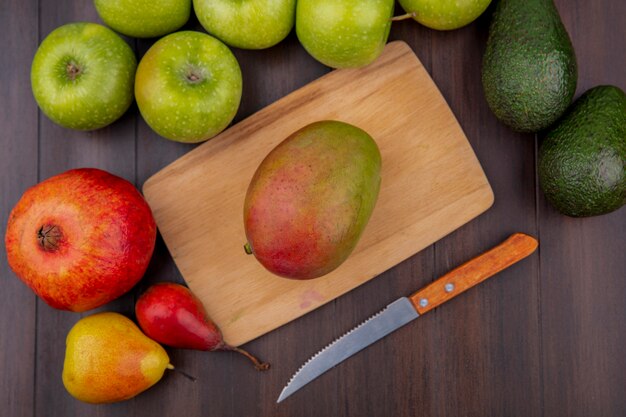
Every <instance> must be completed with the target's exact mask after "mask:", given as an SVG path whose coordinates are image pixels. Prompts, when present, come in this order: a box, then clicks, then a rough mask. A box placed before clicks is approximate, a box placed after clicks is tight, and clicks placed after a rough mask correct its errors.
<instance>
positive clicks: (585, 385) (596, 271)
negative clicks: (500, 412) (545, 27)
mask: <svg viewBox="0 0 626 417" xmlns="http://www.w3.org/2000/svg"><path fill="white" fill-rule="evenodd" d="M556 4H557V7H558V8H559V11H560V12H561V16H562V18H563V21H564V23H565V26H566V27H567V29H568V30H569V33H570V35H571V37H572V41H573V44H574V46H575V48H576V55H577V58H578V74H579V75H578V88H577V91H576V98H577V97H579V96H580V95H581V94H582V93H584V92H585V91H587V90H588V89H590V88H592V87H595V86H597V85H602V84H613V85H616V86H618V87H620V88H621V89H622V90H624V91H626V71H625V70H624V68H626V53H624V51H625V50H626V28H625V26H626V25H624V24H623V23H619V24H618V23H617V22H618V21H621V22H624V19H625V16H626V2H623V1H618V2H611V1H609V2H603V7H598V5H596V7H578V8H572V7H571V4H570V2H568V1H563V0H558V1H556ZM618 16H620V17H619V18H618ZM616 19H618V20H616ZM611 22H615V23H614V24H612V23H611ZM590 34H592V35H590ZM538 139H539V142H540V141H541V139H542V137H541V136H540V137H539V138H538ZM537 218H538V220H539V225H538V226H539V230H540V231H541V248H540V253H541V257H540V260H541V261H540V265H539V268H540V273H541V292H540V296H541V299H540V303H541V304H540V308H541V312H542V321H541V324H542V327H541V342H542V348H543V364H542V370H543V382H544V384H543V386H544V392H543V403H544V404H545V415H546V416H548V415H549V416H554V417H565V416H598V417H613V416H624V415H626V395H624V393H625V392H626V354H624V348H625V347H626V313H625V311H624V300H626V208H625V207H622V208H621V209H619V210H617V211H615V212H613V213H610V214H606V215H603V216H599V217H593V218H585V219H575V218H569V217H567V216H563V215H561V214H559V213H558V212H557V211H556V210H555V209H554V208H553V207H551V206H550V205H549V204H548V203H547V202H546V200H545V198H544V196H543V194H542V193H541V192H540V191H539V192H538V206H537Z"/></svg>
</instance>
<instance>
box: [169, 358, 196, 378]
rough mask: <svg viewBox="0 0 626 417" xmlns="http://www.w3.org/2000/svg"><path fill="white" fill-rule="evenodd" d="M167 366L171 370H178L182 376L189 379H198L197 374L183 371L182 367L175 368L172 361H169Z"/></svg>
mask: <svg viewBox="0 0 626 417" xmlns="http://www.w3.org/2000/svg"><path fill="white" fill-rule="evenodd" d="M166 368H167V369H169V370H171V371H174V372H178V373H179V374H181V375H182V376H184V377H185V378H187V379H189V380H191V381H193V382H196V380H197V379H198V378H196V377H195V376H192V375H189V374H188V373H187V372H185V371H181V370H180V369H178V368H175V367H174V365H172V364H171V363H168V364H167V366H166Z"/></svg>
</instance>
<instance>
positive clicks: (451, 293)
mask: <svg viewBox="0 0 626 417" xmlns="http://www.w3.org/2000/svg"><path fill="white" fill-rule="evenodd" d="M537 244H538V243H537V240H536V239H535V238H534V237H532V236H528V235H526V234H524V233H515V234H513V235H511V236H510V237H509V238H508V239H507V240H505V241H504V242H502V243H500V244H499V245H497V246H495V247H493V248H491V249H489V250H488V251H486V252H484V253H482V254H480V255H478V256H477V257H475V258H474V259H471V260H469V261H467V262H465V263H464V264H462V265H460V266H458V267H456V268H454V269H453V270H452V271H450V272H448V273H447V274H445V275H443V276H442V277H440V278H438V279H437V280H436V281H434V282H433V283H431V284H428V285H427V286H426V287H425V288H422V289H420V290H418V291H416V292H415V293H413V294H412V295H411V296H410V297H409V299H410V300H411V303H412V304H413V306H414V307H415V309H416V310H417V312H418V313H419V314H420V315H422V314H425V313H427V312H429V311H431V310H433V309H435V308H437V307H439V306H440V305H441V304H443V303H445V302H446V301H449V300H451V299H453V298H454V297H456V296H458V295H459V294H462V293H463V292H465V291H467V290H469V289H470V288H472V287H474V286H476V285H478V284H480V283H481V282H483V281H484V280H486V279H487V278H491V277H493V276H494V275H496V274H497V273H498V272H500V271H502V270H504V269H506V268H508V267H509V266H511V265H513V264H514V263H517V262H519V261H521V260H522V259H524V258H526V257H527V256H529V255H530V254H532V253H533V252H534V251H535V249H537Z"/></svg>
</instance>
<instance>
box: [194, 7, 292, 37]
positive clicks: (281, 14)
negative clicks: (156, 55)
mask: <svg viewBox="0 0 626 417" xmlns="http://www.w3.org/2000/svg"><path fill="white" fill-rule="evenodd" d="M193 9H194V10H195V11H196V16H198V20H199V21H200V23H201V24H202V26H203V27H204V28H205V29H206V31H207V32H209V33H210V34H211V35H213V36H216V37H218V38H219V39H221V40H222V41H224V42H225V43H226V44H228V45H230V46H234V47H237V48H243V49H264V48H269V47H270V46H274V45H276V44H277V43H278V42H280V41H282V40H283V39H285V37H286V36H287V35H288V34H289V32H290V31H291V28H292V27H293V22H294V19H295V11H296V0H238V1H233V0H193Z"/></svg>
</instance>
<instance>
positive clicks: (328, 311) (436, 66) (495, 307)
mask: <svg viewBox="0 0 626 417" xmlns="http://www.w3.org/2000/svg"><path fill="white" fill-rule="evenodd" d="M555 3H556V5H557V7H558V9H559V11H560V13H561V16H562V18H563V21H564V23H565V26H566V28H567V30H568V31H569V33H570V35H571V37H572V42H573V44H574V47H575V49H576V54H577V58H578V63H579V86H578V92H577V95H580V94H581V93H582V92H583V91H584V90H586V89H588V88H591V87H593V86H595V85H599V84H606V83H609V84H615V85H617V86H619V87H621V88H622V89H626V72H625V71H624V68H625V66H626V54H625V53H624V50H626V25H624V24H623V20H624V16H626V2H624V1H615V0H598V1H595V2H589V1H583V0H567V1H566V0H556V1H555ZM492 8H493V5H492V6H491V9H492ZM39 10H40V12H41V13H38V11H39ZM399 12H400V7H399V6H398V7H396V13H397V14H398V13H399ZM38 16H40V18H39V19H38ZM77 20H83V21H84V20H88V21H98V19H97V16H96V15H95V11H94V9H93V4H92V2H90V1H84V2H76V1H71V0H56V1H53V0H24V1H17V0H8V1H4V2H3V3H2V6H1V7H0V24H1V27H2V28H3V29H4V31H3V34H4V38H3V42H1V43H0V51H1V52H2V57H3V59H2V61H1V62H0V104H1V105H2V106H1V109H2V110H0V144H1V145H2V147H1V148H0V213H1V214H2V216H3V218H2V219H0V220H1V223H2V224H1V225H0V231H2V230H4V229H3V228H4V224H5V221H6V217H7V216H8V212H9V210H10V209H11V207H12V206H13V204H14V203H15V202H16V201H17V199H18V198H19V196H20V195H21V194H22V192H23V191H24V190H25V189H26V188H27V187H28V186H31V185H33V184H34V183H36V182H37V181H38V180H41V179H44V178H46V177H47V176H50V175H53V174H56V173H58V172H61V171H64V170H67V169H70V168H76V167H79V166H96V167H101V168H105V169H108V170H111V171H113V172H114V173H117V174H118V175H122V176H124V177H125V178H127V179H129V180H131V181H135V183H136V184H137V185H139V186H140V185H142V184H143V182H144V181H145V180H146V179H148V178H149V177H150V176H152V175H153V174H154V173H156V172H158V171H159V170H161V169H162V168H163V167H165V166H167V165H168V164H170V163H171V162H173V161H174V160H176V159H178V158H179V157H180V156H182V155H184V154H185V153H187V152H188V151H189V150H191V149H193V146H188V145H182V144H177V143H174V142H170V141H167V140H165V139H162V138H159V137H158V136H157V135H156V134H154V133H153V132H151V131H150V129H149V128H148V127H147V126H146V125H145V123H144V122H143V120H141V117H139V116H138V113H137V110H136V108H134V107H133V108H132V109H131V110H130V111H129V112H128V114H127V115H125V116H124V117H123V118H122V120H121V121H119V122H117V123H116V124H114V125H113V126H111V127H109V128H107V129H104V130H102V131H98V132H94V133H77V132H71V131H68V130H65V129H61V128H58V127H56V126H54V125H53V124H51V123H50V122H48V121H47V120H46V118H45V116H43V115H39V116H38V115H37V112H36V106H35V103H34V100H33V99H32V96H31V94H30V83H29V69H30V63H31V60H32V55H33V54H34V51H35V48H36V45H37V43H38V42H39V41H41V40H42V39H43V37H44V36H45V35H46V34H47V33H49V32H50V31H51V30H52V29H53V28H54V27H56V26H58V25H60V24H63V23H68V22H71V21H77ZM488 22H489V13H486V14H485V15H484V16H482V17H481V18H479V19H478V21H477V22H474V23H472V24H470V25H468V26H467V27H465V28H462V29H459V30H455V31H451V32H437V31H433V30H429V29H427V28H425V27H422V26H420V25H418V24H416V23H415V22H412V21H404V22H397V23H394V24H393V27H392V31H391V37H390V39H392V40H403V41H405V42H407V43H408V44H409V45H410V46H411V48H412V49H413V50H414V51H415V52H416V54H417V56H418V57H419V58H420V60H421V62H422V64H423V65H424V67H425V69H426V70H427V71H428V73H429V74H430V75H431V76H432V78H433V79H434V81H435V83H436V84H437V86H438V87H439V90H440V91H441V93H442V94H443V96H444V98H445V99H446V101H447V102H448V104H449V106H450V108H451V109H452V111H453V112H454V114H455V116H456V118H457V119H458V121H459V123H460V125H461V126H462V127H463V130H464V132H465V134H466V136H467V138H468V139H469V141H470V143H471V145H472V148H473V149H474V151H475V152H476V155H477V156H478V159H479V160H480V162H481V165H482V167H483V169H484V171H485V173H486V175H487V178H488V179H489V182H490V184H491V186H492V188H493V190H494V193H495V196H496V201H495V203H494V206H493V207H492V208H491V209H490V210H488V211H487V212H486V213H484V214H483V215H481V216H479V217H478V218H477V219H475V220H473V221H471V222H470V223H468V224H466V225H465V226H463V227H461V228H460V229H458V230H456V231H455V232H454V233H452V234H450V235H448V236H446V237H445V238H443V239H441V240H439V241H438V242H437V243H436V244H433V245H430V246H429V247H428V248H426V249H424V250H422V251H421V252H419V253H418V254H416V255H414V256H412V257H411V258H410V259H408V260H406V261H404V262H402V263H400V264H399V265H397V266H396V267H394V268H392V269H390V270H388V271H386V272H384V273H383V274H381V275H380V276H378V277H377V278H376V279H373V280H371V281H369V282H367V283H365V284H363V285H361V286H359V287H358V288H356V289H354V290H352V291H350V292H349V293H348V294H345V295H344V296H342V297H339V298H337V299H335V300H333V301H331V302H329V303H327V304H326V305H324V306H322V307H321V308H318V309H316V310H314V311H312V312H310V313H308V314H306V315H305V316H303V317H301V318H299V319H298V320H294V321H292V322H290V323H288V324H286V325H284V326H282V327H280V328H278V329H276V330H275V331H273V332H270V333H268V334H266V335H264V336H263V337H260V338H258V339H256V340H254V341H252V342H250V343H248V344H247V345H246V348H247V349H250V350H251V351H252V352H254V353H255V354H257V355H258V356H260V357H262V358H263V359H265V360H268V361H269V362H271V363H272V365H273V367H272V369H271V370H270V371H269V372H267V373H264V374H259V373H257V372H256V371H254V369H252V367H250V366H249V364H248V363H246V361H245V360H244V359H243V358H238V357H237V356H236V355H231V354H228V353H204V352H191V351H185V350H175V349H169V350H168V353H169V354H170V356H171V357H172V360H173V363H174V364H175V365H176V366H178V367H180V368H181V369H184V370H186V371H188V372H190V373H193V374H194V375H196V376H198V377H199V380H198V382H196V383H191V382H189V381H187V380H186V379H184V378H182V377H179V376H177V375H175V374H168V375H166V377H165V378H164V379H163V380H162V381H161V382H160V383H159V384H157V385H156V386H154V387H153V388H151V389H150V390H148V391H146V392H145V393H143V394H141V395H140V396H138V397H136V398H134V399H132V400H130V401H127V402H124V403H120V404H111V405H103V406H89V405H86V404H81V403H79V402H77V401H76V400H74V399H73V398H72V397H70V396H69V395H68V394H67V393H66V392H65V390H64V388H63V386H62V384H61V380H60V371H61V366H62V360H63V354H64V343H65V336H66V333H67V330H69V327H71V325H72V324H73V323H74V322H75V321H76V320H78V318H79V317H80V316H79V315H77V314H72V313H62V312H57V311H53V310H51V309H50V308H48V307H47V306H46V305H45V303H42V302H41V301H36V298H35V296H34V295H33V294H32V292H30V290H29V289H28V288H27V287H26V286H25V285H23V284H22V283H21V282H20V281H19V280H17V279H16V278H15V277H14V276H13V274H12V273H11V272H10V271H9V269H8V266H7V265H6V258H5V256H4V251H2V252H3V253H1V254H0V280H2V291H0V416H2V417H4V416H5V415H6V416H7V417H9V416H10V417H13V416H19V417H22V416H28V417H30V416H34V417H61V416H64V417H65V416H70V417H71V416H81V417H92V416H93V417H95V416H99V417H108V416H134V417H152V416H157V415H163V416H173V415H184V416H186V417H187V416H188V417H229V416H267V417H269V416H271V417H293V416H298V417H309V416H310V417H313V416H336V417H353V416H358V417H361V416H368V417H387V416H398V417H414V416H421V417H435V416H441V417H444V416H471V417H473V416H480V417H483V416H494V417H496V416H497V417H502V416H525V417H529V416H530V417H539V416H541V417H544V416H545V417H552V416H556V417H561V416H563V417H566V416H567V417H588V416H594V417H595V416H600V417H616V416H620V417H621V416H624V415H626V396H624V395H623V393H624V387H625V386H626V356H625V355H624V354H623V350H624V346H626V315H624V313H623V311H624V299H626V279H624V277H625V276H626V256H625V255H624V254H625V253H626V239H624V236H625V235H626V211H625V210H626V209H624V208H622V209H621V210H618V211H616V212H615V213H612V214H609V215H606V216H600V217H597V218H591V219H570V218H567V217H565V216H561V215H560V214H558V213H557V212H555V211H554V210H553V209H552V208H551V207H550V206H549V205H548V204H547V203H546V201H545V200H544V198H543V196H542V194H541V192H540V190H538V189H537V187H536V182H535V180H536V179H535V166H534V165H535V152H536V146H537V144H538V143H539V141H540V140H541V135H539V136H538V137H534V136H533V135H521V134H516V133H513V132H511V131H510V130H509V129H507V128H506V127H505V126H503V125H502V124H500V123H499V122H498V121H497V120H496V119H495V118H494V117H493V115H492V113H491V112H490V110H489V109H488V108H487V106H486V104H485V101H484V97H483V94H482V86H481V83H480V66H481V58H482V53H483V51H484V45H485V41H486V36H487V26H488ZM39 23H41V31H39V26H40V25H39ZM187 28H190V29H195V30H202V29H201V28H200V26H199V25H198V23H197V21H195V19H193V18H192V20H191V21H190V23H189V24H188V25H187ZM154 41H155V40H154V39H149V40H140V41H131V42H130V44H131V45H133V44H136V46H137V48H136V50H137V54H138V56H141V55H142V54H143V53H144V52H145V51H146V50H147V48H148V47H149V46H150V45H151V44H152V43H153V42H154ZM234 53H235V55H236V56H237V59H238V60H239V62H240V64H241V67H242V72H243V76H244V91H243V98H242V105H241V108H240V111H239V113H238V115H237V117H236V120H235V122H239V121H241V120H243V119H245V118H246V117H248V116H250V115H252V114H253V113H255V112H256V111H258V110H260V109H262V108H263V107H265V106H266V105H268V104H271V103H272V102H274V101H275V100H277V99H279V98H281V97H283V96H285V95H287V94H289V93H290V92H292V91H294V90H296V89H298V88H300V87H302V86H304V85H306V84H308V83H309V82H311V81H313V80H315V79H316V78H318V77H320V76H321V75H323V74H325V73H327V72H329V69H328V68H327V67H324V66H323V65H320V64H318V63H317V62H315V61H314V60H313V59H312V58H311V57H310V56H309V55H308V54H307V53H306V51H304V49H303V48H302V47H301V46H300V45H299V43H298V41H297V38H296V37H295V34H293V33H292V34H291V35H290V36H289V37H288V39H287V40H285V41H284V42H281V43H280V44H279V45H277V46H276V47H273V48H270V49H269V50H266V51H242V50H234ZM38 131H39V133H40V135H41V137H40V140H39V139H38V134H37V132H38ZM38 144H39V145H38ZM38 171H39V175H38ZM515 231H522V232H525V233H528V234H531V235H533V236H537V237H538V238H539V241H540V248H539V250H538V251H537V253H535V254H533V255H531V256H530V257H529V258H528V259H526V260H524V261H523V262H520V263H518V264H516V265H513V266H512V267H510V268H508V269H507V270H505V271H502V272H501V273H500V274H499V277H498V279H492V280H488V281H487V282H485V283H483V284H481V285H480V287H479V288H477V289H476V290H474V291H468V292H466V293H465V294H463V296H461V297H457V298H455V300H453V301H451V302H450V303H446V305H445V306H443V307H442V308H438V309H436V310H434V311H432V312H430V313H429V314H426V315H424V316H423V317H421V318H420V319H419V320H416V321H415V322H413V323H412V324H411V325H409V326H405V327H404V328H402V329H400V330H398V331H397V332H395V333H394V334H392V335H390V336H388V337H386V338H385V339H383V340H381V341H380V342H378V343H376V344H375V345H373V346H371V347H370V348H368V349H366V350H365V351H363V352H361V353H359V354H358V355H355V356H353V357H352V358H350V359H349V360H348V361H346V362H344V363H342V364H340V365H339V366H338V367H337V368H335V369H334V370H332V371H330V372H327V373H326V374H324V375H323V376H322V377H320V378H319V379H317V380H316V381H314V382H313V383H311V384H309V385H308V386H307V387H305V388H304V389H303V390H301V391H299V392H298V393H297V394H296V395H294V396H292V397H290V398H289V399H288V400H287V401H285V402H283V403H281V404H279V405H277V404H275V400H276V397H277V396H278V393H279V392H280V390H281V389H282V387H283V386H284V384H285V383H286V382H287V380H288V379H289V378H290V377H291V375H292V374H293V372H294V371H295V370H296V369H297V368H298V367H299V366H300V365H302V363H303V362H304V361H305V360H307V359H308V358H309V357H310V356H311V355H312V354H314V353H315V352H316V351H318V350H319V349H321V348H322V347H323V346H325V345H326V344H327V343H329V342H331V341H332V340H333V339H334V338H336V337H337V336H340V335H341V334H343V333H344V332H345V331H347V330H349V329H350V328H352V327H353V326H354V325H356V324H358V323H359V322H361V321H362V320H364V319H365V318H367V317H369V316H370V315H372V314H374V313H375V312H377V311H378V310H380V309H381V308H382V307H384V306H385V305H386V304H388V303H389V302H391V301H393V300H394V299H397V298H398V297H400V296H405V295H407V294H410V293H411V292H413V291H415V290H416V289H418V288H421V287H422V286H425V285H427V284H428V283H430V282H432V281H433V280H435V279H436V278H437V277H439V276H441V275H443V274H445V273H446V272H448V271H450V270H451V269H452V268H454V267H455V266H457V265H459V264H461V263H462V262H464V261H466V260H467V259H470V258H472V257H474V256H476V255H478V254H480V253H481V251H483V250H484V249H485V248H488V247H491V246H493V245H495V244H497V243H499V242H500V241H502V240H503V239H504V238H505V237H506V236H508V235H510V234H511V233H512V232H515ZM157 281H178V282H182V276H181V275H180V273H179V271H178V269H177V268H176V266H175V264H174V262H173V260H172V258H171V257H170V255H169V253H168V251H167V249H166V247H165V245H164V243H163V241H162V239H159V241H158V242H157V249H156V252H155V255H154V257H153V260H152V263H151V265H150V267H149V270H148V273H147V274H146V277H145V278H144V279H143V280H142V281H141V282H140V283H139V284H138V285H137V287H136V288H135V289H134V290H133V291H132V292H131V293H130V294H128V295H126V296H124V297H123V298H122V299H120V300H118V301H115V302H113V303H111V304H109V305H107V306H105V307H104V308H103V310H111V311H119V312H122V313H124V314H127V315H129V316H131V317H132V307H133V302H134V299H135V298H136V297H137V296H138V295H139V294H140V293H141V292H142V291H143V290H145V289H146V288H147V287H148V286H149V285H150V284H151V283H154V282H157ZM87 314H90V313H87Z"/></svg>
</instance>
